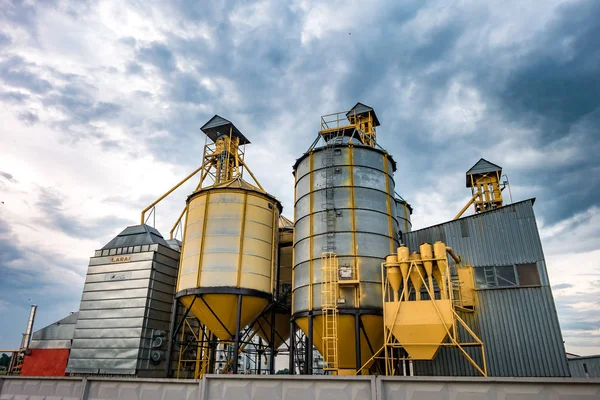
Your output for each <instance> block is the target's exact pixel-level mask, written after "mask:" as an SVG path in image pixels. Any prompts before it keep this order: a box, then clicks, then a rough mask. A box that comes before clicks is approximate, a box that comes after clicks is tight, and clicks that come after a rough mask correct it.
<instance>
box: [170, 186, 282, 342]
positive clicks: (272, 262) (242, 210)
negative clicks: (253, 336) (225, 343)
mask: <svg viewBox="0 0 600 400" xmlns="http://www.w3.org/2000/svg"><path fill="white" fill-rule="evenodd" d="M280 209H281V205H280V204H279V202H278V201H277V200H276V199H275V198H274V197H272V196H270V195H268V194H267V193H265V192H263V191H261V190H260V189H258V188H257V187H254V186H252V185H250V184H249V183H248V182H245V181H244V180H242V179H241V178H236V179H233V180H231V181H229V182H224V183H221V184H217V185H214V186H211V187H208V188H205V189H201V190H199V191H197V192H195V193H194V194H192V195H191V196H190V197H189V198H188V212H187V218H186V222H185V227H186V229H185V235H184V237H183V245H182V252H181V266H180V268H179V279H178V281H177V295H176V296H177V298H179V300H180V301H181V302H182V303H183V304H184V305H185V306H186V307H191V308H190V311H191V313H192V314H193V315H195V316H196V317H197V318H198V319H199V320H200V321H201V322H202V323H203V324H204V325H206V326H207V327H208V329H209V330H210V331H211V332H212V333H213V334H215V335H216V336H217V337H218V338H219V339H221V340H228V339H231V338H232V337H233V336H235V332H236V330H239V329H240V328H243V327H245V326H246V325H247V324H249V323H250V322H252V321H253V320H254V319H255V318H256V317H258V315H259V314H260V313H261V311H263V309H264V308H265V307H266V306H267V304H268V303H269V302H270V300H271V298H272V293H273V290H274V288H273V285H274V280H273V276H274V269H275V266H276V262H277V238H278V237H277V222H278V218H279V212H280ZM240 302H241V303H240ZM238 304H239V306H241V311H240V320H239V323H238V321H237V314H236V313H237V311H238Z"/></svg>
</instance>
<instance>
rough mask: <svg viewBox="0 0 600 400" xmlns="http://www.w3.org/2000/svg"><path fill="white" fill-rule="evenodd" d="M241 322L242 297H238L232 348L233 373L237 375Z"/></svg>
mask: <svg viewBox="0 0 600 400" xmlns="http://www.w3.org/2000/svg"><path fill="white" fill-rule="evenodd" d="M241 320H242V295H241V294H239V295H238V304H237V315H236V319H235V345H234V347H233V357H234V361H233V373H234V374H237V373H238V361H239V358H238V356H239V355H238V352H239V351H240V329H241V327H240V324H241Z"/></svg>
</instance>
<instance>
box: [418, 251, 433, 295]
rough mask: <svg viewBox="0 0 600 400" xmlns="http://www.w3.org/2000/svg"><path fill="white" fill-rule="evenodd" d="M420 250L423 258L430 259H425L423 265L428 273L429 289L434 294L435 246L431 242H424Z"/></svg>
mask: <svg viewBox="0 0 600 400" xmlns="http://www.w3.org/2000/svg"><path fill="white" fill-rule="evenodd" d="M419 250H420V251H421V259H423V260H427V259H429V260H430V261H423V267H425V272H426V273H427V282H428V286H429V291H430V292H431V293H432V294H433V276H432V274H433V261H431V259H432V258H433V248H432V247H431V245H430V244H429V243H423V244H422V245H421V246H420V247H419Z"/></svg>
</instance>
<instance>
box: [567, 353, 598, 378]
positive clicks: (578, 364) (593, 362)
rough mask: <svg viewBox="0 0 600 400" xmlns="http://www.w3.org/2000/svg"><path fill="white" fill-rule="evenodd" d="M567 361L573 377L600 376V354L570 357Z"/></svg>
mask: <svg viewBox="0 0 600 400" xmlns="http://www.w3.org/2000/svg"><path fill="white" fill-rule="evenodd" d="M567 361H568V363H569V370H570V371H571V376H572V377H573V378H600V355H598V356H589V357H575V358H569V359H568V360H567ZM584 364H585V369H587V375H586V372H585V369H584Z"/></svg>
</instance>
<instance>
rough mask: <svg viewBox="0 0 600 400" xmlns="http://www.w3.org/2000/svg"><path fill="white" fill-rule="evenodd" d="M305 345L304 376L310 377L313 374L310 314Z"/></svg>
mask: <svg viewBox="0 0 600 400" xmlns="http://www.w3.org/2000/svg"><path fill="white" fill-rule="evenodd" d="M307 338H308V340H307V344H306V357H305V360H304V362H305V363H306V374H307V375H312V373H313V315H312V312H311V313H310V314H308V336H307Z"/></svg>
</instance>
